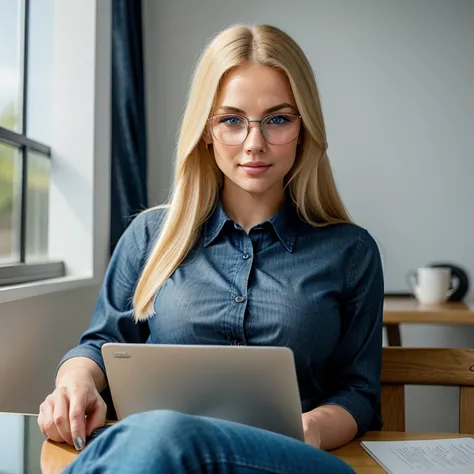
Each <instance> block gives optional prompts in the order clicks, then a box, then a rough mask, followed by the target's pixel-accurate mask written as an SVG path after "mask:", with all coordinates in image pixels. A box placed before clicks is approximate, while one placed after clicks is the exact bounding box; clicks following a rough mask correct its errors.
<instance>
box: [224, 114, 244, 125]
mask: <svg viewBox="0 0 474 474" xmlns="http://www.w3.org/2000/svg"><path fill="white" fill-rule="evenodd" d="M219 123H226V124H227V125H240V124H241V123H242V119H241V118H240V117H237V116H226V117H221V118H220V120H219Z"/></svg>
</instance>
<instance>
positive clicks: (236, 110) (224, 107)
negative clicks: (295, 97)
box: [217, 102, 296, 115]
mask: <svg viewBox="0 0 474 474" xmlns="http://www.w3.org/2000/svg"><path fill="white" fill-rule="evenodd" d="M287 107H289V108H291V109H293V110H296V108H295V107H294V106H293V105H291V104H287V103H286V102H285V103H282V104H278V105H274V106H273V107H270V108H269V109H266V110H264V111H263V113H264V114H271V113H272V112H276V111H277V110H280V109H286V108H287ZM217 110H222V111H224V112H234V113H237V114H242V115H245V111H244V110H242V109H239V108H238V107H232V106H230V105H221V106H220V107H218V108H217Z"/></svg>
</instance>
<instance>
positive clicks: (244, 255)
mask: <svg viewBox="0 0 474 474" xmlns="http://www.w3.org/2000/svg"><path fill="white" fill-rule="evenodd" d="M249 257H250V255H249V254H248V253H244V254H243V255H242V258H243V259H244V260H247V259H248V258H249Z"/></svg>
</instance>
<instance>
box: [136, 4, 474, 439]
mask: <svg viewBox="0 0 474 474" xmlns="http://www.w3.org/2000/svg"><path fill="white" fill-rule="evenodd" d="M145 4H146V5H145V12H144V19H145V35H146V62H147V88H148V89H147V94H148V96H147V99H148V100H147V107H148V118H149V124H148V134H149V157H150V158H149V161H150V163H149V171H150V174H149V194H150V199H151V201H152V202H155V203H161V202H162V201H163V200H165V199H166V197H167V194H168V190H169V183H170V178H171V170H172V159H173V155H174V151H175V145H176V137H177V127H178V123H179V120H180V118H181V114H182V111H183V107H184V104H185V96H186V92H187V89H188V85H189V80H190V75H191V73H192V70H193V66H194V63H195V59H196V57H197V55H198V54H199V52H200V51H201V49H202V48H203V47H204V44H205V43H206V42H207V40H208V38H209V37H210V36H212V35H213V34H215V33H216V32H217V31H219V30H220V29H222V28H224V27H226V26H228V25H230V24H233V23H239V22H244V23H270V24H275V25H276V26H279V27H281V28H283V29H284V30H286V31H287V32H288V33H290V34H291V35H292V36H293V37H294V38H295V39H296V40H297V41H298V42H299V43H300V44H301V46H302V47H303V49H304V50H305V52H306V54H307V55H308V57H309V59H310V62H311V63H312V65H313V68H314V70H315V73H316V78H317V81H318V85H319V88H320V92H321V97H322V103H323V110H324V113H325V119H326V125H327V130H328V142H329V156H330V158H331V161H332V163H333V167H334V171H335V174H336V180H337V182H338V185H339V188H340V190H341V193H342V196H343V198H344V200H345V201H346V203H347V205H348V207H349V210H350V212H351V214H352V215H353V217H354V218H355V219H356V221H358V222H359V223H360V224H362V225H364V226H366V227H367V228H368V229H369V230H370V231H371V233H372V234H373V235H374V237H375V238H376V239H377V241H378V242H379V244H380V245H381V249H382V253H383V257H384V269H385V277H386V285H387V291H407V287H406V284H405V274H406V272H407V271H408V270H409V269H412V268H416V267H417V266H420V265H423V264H425V263H428V262H431V261H433V260H438V259H448V260H452V261H455V262H457V263H459V264H462V265H465V266H467V268H468V269H470V270H471V274H472V277H473V278H474V271H472V270H473V269H474V245H472V241H473V235H474V219H473V218H472V204H471V203H472V202H474V186H473V185H472V178H473V176H474V156H473V154H472V150H473V149H474V141H473V139H474V134H473V133H472V130H473V129H474V120H473V113H472V111H473V110H474V94H473V93H472V84H474V61H473V60H472V59H473V45H474V28H472V25H473V24H474V2H472V1H469V0H417V1H414V0H398V1H396V2H395V1H392V0H359V1H357V2H354V1H352V0H331V1H323V0H307V1H304V0H293V1H292V2H281V1H268V0H265V1H263V0H261V1H255V0H240V1H238V2H236V1H230V0H200V1H199V2H191V1H188V0H173V1H172V2H170V1H165V0H145ZM473 295H474V293H473V292H472V291H471V296H473ZM402 338H403V343H404V344H405V345H411V346H429V345H434V346H451V347H461V346H465V347H470V346H471V345H472V341H473V340H474V331H473V330H472V329H471V330H465V329H464V328H463V329H460V328H442V327H430V328H426V327H418V328H413V327H411V328H403V331H402ZM425 393H426V392H425V391H424V390H421V389H418V388H415V389H414V390H411V391H410V396H409V397H408V425H407V426H408V429H418V430H421V429H427V430H430V429H438V430H456V429H457V394H456V393H455V390H454V389H453V390H450V389H448V390H446V389H432V388H430V389H429V394H430V396H429V397H425ZM431 394H433V396H431ZM428 410H430V411H429V412H428Z"/></svg>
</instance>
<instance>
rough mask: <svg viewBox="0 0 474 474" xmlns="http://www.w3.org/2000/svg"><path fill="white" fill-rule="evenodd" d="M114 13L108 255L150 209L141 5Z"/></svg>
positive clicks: (111, 415) (116, 0) (126, 1)
mask: <svg viewBox="0 0 474 474" xmlns="http://www.w3.org/2000/svg"><path fill="white" fill-rule="evenodd" d="M112 8H113V10H112V163H111V202H110V253H112V252H113V250H114V248H115V246H116V245H117V242H118V240H119V239H120V236H121V235H122V234H123V232H124V230H125V229H126V228H127V226H128V225H129V224H130V222H131V221H132V219H133V217H134V215H136V214H137V213H138V212H140V211H141V210H142V209H145V208H146V207H147V205H148V199H147V156H146V150H147V147H146V120H145V78H144V65H143V45H142V3H141V0H113V3H112ZM101 395H102V397H103V399H104V401H105V402H106V404H107V419H109V420H115V419H117V415H116V413H115V408H114V405H113V403H112V397H111V394H110V390H109V389H108V388H106V389H105V390H104V391H103V392H102V394H101Z"/></svg>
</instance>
